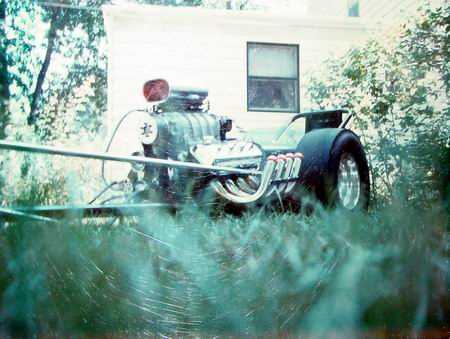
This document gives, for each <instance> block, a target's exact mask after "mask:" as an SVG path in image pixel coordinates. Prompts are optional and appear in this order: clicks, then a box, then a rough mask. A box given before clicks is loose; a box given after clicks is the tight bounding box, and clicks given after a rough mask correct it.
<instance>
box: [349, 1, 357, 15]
mask: <svg viewBox="0 0 450 339" xmlns="http://www.w3.org/2000/svg"><path fill="white" fill-rule="evenodd" d="M348 16H350V17H359V0H348Z"/></svg>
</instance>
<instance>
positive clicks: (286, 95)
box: [248, 79, 298, 112]
mask: <svg viewBox="0 0 450 339" xmlns="http://www.w3.org/2000/svg"><path fill="white" fill-rule="evenodd" d="M297 88H298V82H297V80H275V79H249V81H248V105H249V110H251V111H274V112H297V111H298V102H297V98H298V93H297Z"/></svg>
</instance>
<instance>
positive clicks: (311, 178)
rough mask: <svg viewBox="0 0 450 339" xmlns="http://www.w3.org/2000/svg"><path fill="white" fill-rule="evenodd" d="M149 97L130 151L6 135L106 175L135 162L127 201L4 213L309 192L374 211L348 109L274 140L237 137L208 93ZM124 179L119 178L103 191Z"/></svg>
mask: <svg viewBox="0 0 450 339" xmlns="http://www.w3.org/2000/svg"><path fill="white" fill-rule="evenodd" d="M143 94H144V97H145V99H146V100H147V102H149V104H150V108H149V109H147V110H145V111H140V113H141V114H143V116H144V118H143V121H142V125H141V128H140V131H139V141H138V143H139V144H140V149H130V152H129V154H130V155H128V156H124V155H121V154H115V153H114V152H111V150H110V145H111V141H110V143H109V144H108V147H107V149H106V151H105V152H85V151H81V150H76V149H66V148H58V147H51V146H39V145H32V144H27V143H21V142H15V141H9V140H0V152H5V151H14V152H30V153H41V154H50V155H55V156H64V157H74V158H87V159H96V160H98V161H101V162H102V164H103V165H102V173H103V169H104V164H105V162H108V163H110V162H120V163H129V164H130V165H131V166H130V169H129V172H128V175H126V177H124V178H123V179H122V180H121V182H120V183H122V184H123V183H126V185H128V187H130V188H131V189H130V190H129V191H130V193H129V194H128V195H127V199H125V202H121V203H119V204H117V203H115V204H111V203H106V202H105V203H102V204H94V202H90V203H86V204H81V205H71V206H35V207H17V206H14V207H7V206H3V207H1V208H0V217H3V218H4V219H5V220H11V219H12V220H15V219H21V218H25V219H30V220H33V221H43V222H53V221H54V220H55V218H58V217H61V216H64V215H67V214H68V213H73V214H74V215H80V216H81V217H98V216H108V215H134V214H137V213H140V211H142V210H148V209H152V208H162V207H167V208H177V206H181V205H182V204H184V203H186V202H189V201H191V202H195V203H196V204H199V205H201V204H203V203H211V202H212V201H222V202H224V203H226V204H230V205H233V206H241V207H242V206H255V205H256V206H257V205H261V204H270V203H283V201H287V200H289V201H290V202H292V201H294V202H297V203H299V204H300V203H301V200H302V198H303V197H304V196H305V195H306V194H308V195H313V196H314V197H315V198H316V199H317V200H318V201H320V202H321V203H322V204H324V205H325V206H340V207H342V208H344V209H346V210H355V209H367V207H368V204H369V196H370V180H369V168H368V163H367V159H366V155H365V152H364V149H363V146H362V144H361V142H360V139H359V137H358V136H357V135H356V134H355V133H354V132H352V131H351V130H349V129H347V128H346V126H347V125H348V122H349V121H350V119H351V118H352V114H351V113H349V112H348V111H346V110H344V109H335V110H327V111H315V112H308V113H298V114H293V116H292V119H291V120H290V122H289V123H288V124H287V125H286V126H285V127H284V128H283V129H282V131H281V132H280V133H278V134H276V135H274V136H273V140H274V142H272V143H270V145H268V146H267V145H263V144H261V143H258V142H256V141H254V140H253V139H252V137H251V135H250V134H247V133H245V132H244V133H240V134H239V133H238V136H237V137H236V135H235V133H232V132H233V129H234V127H235V126H234V121H233V120H232V119H230V118H228V117H226V116H219V115H216V114H213V113H211V112H210V111H209V105H208V101H207V100H208V93H207V91H204V90H187V89H182V90H181V89H180V90H178V89H172V90H171V89H170V88H169V84H168V82H167V81H166V80H164V79H155V80H150V81H147V82H146V83H145V84H144V87H143ZM132 112H133V111H131V112H129V113H127V115H128V114H131V113H132ZM344 115H346V116H347V118H346V119H345V120H344V119H343V116H344ZM123 118H125V116H124V117H123ZM301 120H303V121H301ZM123 121H124V119H121V120H120V121H119V123H118V125H117V126H116V129H115V131H116V130H117V127H118V126H119V125H120V124H122V122H123ZM300 122H301V123H300ZM299 126H304V127H303V130H301V131H299ZM115 131H114V132H113V134H112V139H113V138H114V135H115ZM112 139H111V140H112ZM120 183H118V182H113V183H110V184H109V185H108V186H107V187H106V188H105V189H104V190H103V191H102V192H100V195H101V194H103V193H104V191H107V190H108V189H109V188H111V187H113V186H114V185H116V186H120V185H119V184H120Z"/></svg>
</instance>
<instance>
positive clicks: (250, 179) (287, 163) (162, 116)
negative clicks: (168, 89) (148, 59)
mask: <svg viewBox="0 0 450 339" xmlns="http://www.w3.org/2000/svg"><path fill="white" fill-rule="evenodd" d="M173 92H174V91H173V90H172V93H173ZM205 93H206V92H204V91H197V92H195V91H194V92H191V93H190V97H191V98H195V102H194V104H190V103H189V102H187V101H188V100H189V95H186V99H185V100H184V101H183V100H182V99H181V100H180V95H178V96H177V100H178V104H180V103H181V105H182V107H183V108H184V109H185V111H183V112H174V111H165V109H163V108H161V107H160V106H155V108H154V109H153V111H152V112H149V113H148V115H147V116H146V118H145V120H144V122H143V125H142V126H141V132H140V138H141V140H140V141H141V143H142V146H143V150H142V153H140V154H139V153H136V154H135V155H144V156H146V157H152V158H159V159H169V160H175V161H184V162H195V163H199V164H202V165H205V166H216V167H217V166H220V167H224V168H235V169H242V170H251V171H253V172H252V173H254V174H252V175H249V174H245V175H241V174H237V173H232V174H230V173H226V172H224V173H220V172H219V173H218V172H215V173H206V174H205V173H204V172H195V171H188V170H186V169H182V168H155V167H153V166H138V167H136V166H135V167H134V168H133V170H132V172H131V173H130V175H129V178H130V179H131V182H132V183H133V187H134V190H135V191H138V192H139V191H142V192H143V194H144V197H147V198H148V197H150V196H153V195H154V192H158V194H159V195H161V194H162V195H164V197H163V198H165V199H168V200H170V201H174V202H176V201H180V200H186V198H187V197H193V196H194V195H195V192H196V191H200V190H204V189H205V187H210V188H212V190H213V191H214V192H215V193H216V194H217V195H219V196H221V197H222V198H225V199H226V200H227V201H230V202H233V203H236V204H246V203H251V202H255V201H258V200H260V199H262V198H265V197H270V196H272V195H274V196H277V197H278V198H280V197H281V196H283V195H286V194H289V193H290V192H291V191H292V189H293V188H294V186H295V184H296V180H297V179H298V176H299V172H300V166H301V160H302V155H301V154H300V153H296V152H295V151H293V150H281V149H280V150H277V149H275V150H271V151H270V152H268V151H266V150H264V149H263V148H262V147H261V146H260V145H258V144H257V143H255V142H254V141H252V139H251V138H250V137H249V136H248V135H246V134H241V135H240V136H239V138H231V137H229V132H231V130H232V128H233V126H232V121H231V120H230V119H228V118H226V117H222V116H218V115H215V114H212V113H209V112H208V111H206V110H205V109H204V107H205V105H204V104H203V103H204V102H205V100H206V95H207V93H206V95H205ZM181 97H182V96H181ZM168 102H169V103H170V98H169V100H167V101H166V102H165V103H164V105H165V107H164V108H166V107H167V106H169V107H170V105H168ZM186 107H189V109H186ZM172 109H173V107H172ZM158 198H161V196H159V197H158Z"/></svg>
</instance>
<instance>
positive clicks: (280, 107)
mask: <svg viewBox="0 0 450 339" xmlns="http://www.w3.org/2000/svg"><path fill="white" fill-rule="evenodd" d="M298 54H299V48H298V45H281V44H267V43H256V42H249V43H247V109H248V110H249V111H261V112H295V113H296V112H298V111H299V81H298V78H299V67H298Z"/></svg>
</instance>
